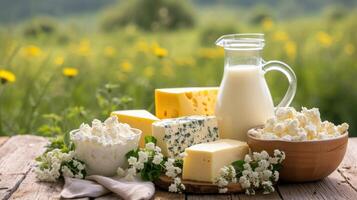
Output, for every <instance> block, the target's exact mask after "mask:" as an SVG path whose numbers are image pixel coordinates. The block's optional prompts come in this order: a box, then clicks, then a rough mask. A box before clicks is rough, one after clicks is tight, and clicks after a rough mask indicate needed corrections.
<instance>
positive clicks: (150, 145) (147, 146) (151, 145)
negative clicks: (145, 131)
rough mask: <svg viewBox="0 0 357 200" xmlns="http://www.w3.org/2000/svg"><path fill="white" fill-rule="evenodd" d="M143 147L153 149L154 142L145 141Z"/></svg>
mask: <svg viewBox="0 0 357 200" xmlns="http://www.w3.org/2000/svg"><path fill="white" fill-rule="evenodd" d="M145 148H146V149H147V150H155V144H154V143H152V142H149V143H146V144H145Z"/></svg>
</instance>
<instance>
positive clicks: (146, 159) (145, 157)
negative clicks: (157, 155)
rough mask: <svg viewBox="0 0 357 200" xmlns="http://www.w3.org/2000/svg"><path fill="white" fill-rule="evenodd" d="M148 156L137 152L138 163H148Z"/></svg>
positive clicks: (143, 152) (145, 153)
mask: <svg viewBox="0 0 357 200" xmlns="http://www.w3.org/2000/svg"><path fill="white" fill-rule="evenodd" d="M148 158H149V154H148V153H147V152H145V151H139V162H141V163H146V162H147V161H148Z"/></svg>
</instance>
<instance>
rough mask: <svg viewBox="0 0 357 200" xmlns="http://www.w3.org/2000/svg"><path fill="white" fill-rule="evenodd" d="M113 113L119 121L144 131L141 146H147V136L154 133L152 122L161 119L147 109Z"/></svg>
mask: <svg viewBox="0 0 357 200" xmlns="http://www.w3.org/2000/svg"><path fill="white" fill-rule="evenodd" d="M111 115H116V116H117V117H118V120H119V122H121V123H126V124H129V126H131V127H133V128H137V129H140V130H141V131H142V134H141V138H140V142H139V146H140V147H144V146H145V141H144V138H145V136H147V135H152V123H153V122H155V121H158V120H159V118H157V117H155V116H154V115H153V114H151V113H150V112H148V111H146V110H121V111H114V112H112V114H111Z"/></svg>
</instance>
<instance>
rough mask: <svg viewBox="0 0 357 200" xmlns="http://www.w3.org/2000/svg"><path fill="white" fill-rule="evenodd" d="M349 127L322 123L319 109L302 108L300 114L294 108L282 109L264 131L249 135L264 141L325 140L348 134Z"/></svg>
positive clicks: (250, 132) (251, 132) (265, 125)
mask: <svg viewBox="0 0 357 200" xmlns="http://www.w3.org/2000/svg"><path fill="white" fill-rule="evenodd" d="M348 127H349V126H348V124H347V123H343V124H341V125H338V126H336V125H334V124H333V123H331V122H328V121H322V120H321V117H320V112H319V109H318V108H312V109H307V108H305V107H302V110H301V112H298V111H296V110H295V109H294V108H292V107H280V108H277V110H276V112H275V116H274V117H272V118H270V119H268V120H267V122H266V123H265V124H264V127H263V128H262V129H252V130H250V131H249V132H248V133H249V134H251V135H254V136H255V137H258V138H262V139H281V140H286V141H306V140H324V139H329V138H334V137H338V136H340V135H342V134H344V133H346V132H347V130H348Z"/></svg>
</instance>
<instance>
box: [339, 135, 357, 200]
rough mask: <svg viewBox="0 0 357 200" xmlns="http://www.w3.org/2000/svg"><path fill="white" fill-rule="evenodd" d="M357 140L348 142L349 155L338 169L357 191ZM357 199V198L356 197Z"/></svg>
mask: <svg viewBox="0 0 357 200" xmlns="http://www.w3.org/2000/svg"><path fill="white" fill-rule="evenodd" d="M356 153H357V138H350V139H349V141H348V147H347V153H346V156H345V158H344V159H343V161H342V164H341V165H340V166H339V168H338V172H340V174H341V175H342V176H343V177H344V178H345V180H346V181H347V182H348V183H349V184H350V186H351V187H352V188H353V189H354V190H356V191H357V154H356ZM356 198H357V197H356Z"/></svg>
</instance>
